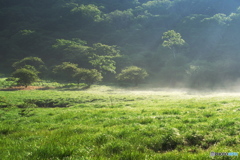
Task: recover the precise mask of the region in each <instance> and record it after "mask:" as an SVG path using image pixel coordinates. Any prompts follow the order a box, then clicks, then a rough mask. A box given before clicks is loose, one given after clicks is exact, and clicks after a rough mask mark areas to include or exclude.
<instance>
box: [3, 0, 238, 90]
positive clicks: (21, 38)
mask: <svg viewBox="0 0 240 160" xmlns="http://www.w3.org/2000/svg"><path fill="white" fill-rule="evenodd" d="M238 6H240V1H237V0H228V1H225V0H201V1H200V0H122V1H121V0H114V1H107V0H101V1H97V0H73V1H66V0H59V1H56V0H49V1H47V0H44V1H41V2H38V1H26V0H22V1H18V2H8V1H7V0H2V1H1V2H0V10H1V11H0V21H1V26H0V52H1V54H0V65H1V66H0V68H1V69H2V70H1V73H4V74H9V73H11V72H12V71H11V64H12V62H14V61H15V60H18V59H22V58H23V57H26V58H24V59H22V60H20V61H18V62H16V63H14V64H13V66H14V68H15V69H20V68H27V69H30V70H33V68H32V67H29V66H26V65H30V66H33V67H35V69H36V70H37V72H40V73H39V77H41V78H42V77H44V78H49V77H51V76H49V77H47V74H45V71H47V70H46V67H45V65H44V63H43V62H42V60H41V59H43V60H44V62H45V63H46V65H47V66H49V67H50V68H52V67H53V66H56V65H57V64H60V63H62V62H70V63H74V64H78V66H79V67H81V68H94V69H97V70H98V71H99V72H101V73H102V74H103V75H104V76H105V77H104V78H105V79H113V78H112V77H113V75H112V74H110V73H115V72H119V70H120V69H121V68H124V67H126V66H130V65H137V66H141V67H144V68H146V69H147V70H148V72H149V73H150V77H151V79H152V80H153V81H154V82H155V83H157V84H159V83H160V84H165V85H166V84H169V86H172V87H179V86H181V87H182V86H184V87H186V86H187V87H193V88H210V87H211V88H216V87H218V86H222V85H223V83H225V82H229V81H231V82H237V80H238V79H239V77H240V72H239V70H238V68H239V67H240V65H239V63H238V62H239V60H240V56H239V50H240V46H239V45H238V43H237V42H239V41H240V33H239V32H238V30H239V25H240V12H239V8H238ZM161 37H162V38H161ZM185 41H186V43H184V42H185ZM161 44H162V45H161ZM120 51H121V52H120ZM169 53H171V54H169ZM120 54H121V55H122V56H123V57H125V58H124V60H123V61H120V60H119V61H118V60H117V58H119V57H120ZM172 54H173V56H174V57H175V59H178V56H181V57H185V59H188V60H187V61H185V62H184V63H182V64H181V65H175V62H173V63H168V62H169V60H170V61H171V58H172V57H171V56H172ZM37 57H39V58H37ZM40 58H41V59H40ZM125 60H126V61H125ZM195 61H199V62H202V63H205V65H204V66H201V65H196V64H194V62H195ZM226 61H228V62H229V64H230V65H229V64H226V63H223V62H226ZM213 63H214V64H213ZM212 64H213V65H212ZM191 65H194V66H199V67H200V69H199V71H197V72H195V73H193V74H192V75H191V76H189V74H188V73H186V72H185V71H186V70H188V68H189V67H190V66H191ZM24 66H25V67H24ZM48 75H51V73H49V74H48ZM64 77H65V76H58V77H51V78H59V79H62V78H63V79H64ZM67 77H68V78H69V79H68V78H67V79H66V78H65V81H70V79H71V77H69V76H67ZM109 77H110V78H109ZM202 77H206V78H202ZM214 77H215V78H214ZM105 79H104V80H105ZM205 82H206V83H205Z"/></svg>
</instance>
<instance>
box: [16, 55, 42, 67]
mask: <svg viewBox="0 0 240 160" xmlns="http://www.w3.org/2000/svg"><path fill="white" fill-rule="evenodd" d="M26 65H27V66H28V67H29V66H33V67H35V68H38V69H39V68H41V67H43V65H44V62H43V61H42V59H41V58H38V57H26V58H23V59H21V60H20V61H17V62H15V63H13V65H12V66H13V67H14V68H15V69H20V68H24V67H25V66H26Z"/></svg>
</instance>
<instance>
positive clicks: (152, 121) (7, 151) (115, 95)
mask: <svg viewBox="0 0 240 160" xmlns="http://www.w3.org/2000/svg"><path fill="white" fill-rule="evenodd" d="M239 149H240V94H238V93H214V94H213V93H204V94H203V93H202V94H199V93H197V94H196V93H191V92H188V91H173V90H172V91H165V90H161V89H159V90H157V89H155V90H152V91H150V90H140V89H138V90H137V89H135V90H134V89H129V88H128V89H121V88H116V87H111V86H96V85H95V86H92V87H91V88H90V89H87V90H78V89H77V88H75V89H64V88H60V89H49V90H19V91H0V151H1V152H0V159H1V160H34V159H36V160H37V159H46V160H48V159H49V160H50V159H51V160H57V159H64V160H68V159H69V160H70V159H71V160H105V159H109V160H115V159H116V160H175V159H176V160H178V159H179V160H190V159H194V160H195V159H196V160H205V159H224V160H225V159H226V160H227V159H239V157H237V156H215V157H210V152H212V151H214V152H239Z"/></svg>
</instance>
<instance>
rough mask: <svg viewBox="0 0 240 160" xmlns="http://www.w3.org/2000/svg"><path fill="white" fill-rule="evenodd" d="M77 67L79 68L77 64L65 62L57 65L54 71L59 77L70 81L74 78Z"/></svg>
mask: <svg viewBox="0 0 240 160" xmlns="http://www.w3.org/2000/svg"><path fill="white" fill-rule="evenodd" d="M77 69H78V65H77V64H74V63H70V62H63V63H62V64H60V65H56V66H55V67H54V68H53V73H55V74H56V76H57V77H58V78H59V79H63V80H67V81H69V80H71V79H72V78H73V75H74V74H75V72H76V70H77Z"/></svg>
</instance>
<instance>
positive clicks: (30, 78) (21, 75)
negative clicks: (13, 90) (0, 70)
mask: <svg viewBox="0 0 240 160" xmlns="http://www.w3.org/2000/svg"><path fill="white" fill-rule="evenodd" d="M12 76H13V77H14V78H17V80H16V81H17V83H18V84H19V85H23V86H25V87H27V86H28V85H30V84H31V83H33V82H35V81H37V80H38V76H37V74H36V73H34V72H33V71H32V70H28V69H26V68H21V69H17V70H16V71H15V72H13V74H12Z"/></svg>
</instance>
